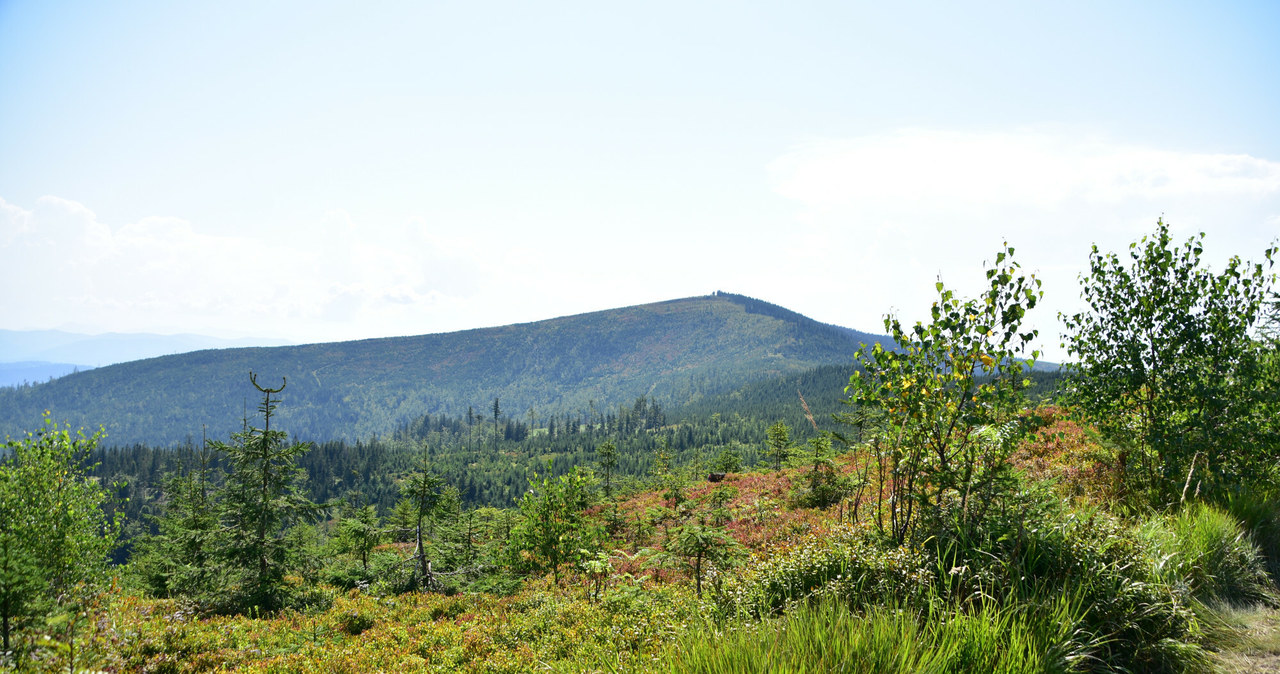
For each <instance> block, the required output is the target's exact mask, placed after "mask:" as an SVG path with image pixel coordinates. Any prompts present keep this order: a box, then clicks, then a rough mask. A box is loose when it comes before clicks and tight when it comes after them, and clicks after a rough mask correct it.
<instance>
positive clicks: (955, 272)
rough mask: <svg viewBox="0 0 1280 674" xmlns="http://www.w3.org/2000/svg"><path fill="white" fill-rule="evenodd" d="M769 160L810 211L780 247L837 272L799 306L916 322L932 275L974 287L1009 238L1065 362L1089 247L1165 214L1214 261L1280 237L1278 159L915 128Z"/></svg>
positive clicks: (802, 212)
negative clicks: (1036, 287) (1068, 327)
mask: <svg viewBox="0 0 1280 674" xmlns="http://www.w3.org/2000/svg"><path fill="white" fill-rule="evenodd" d="M769 168H770V175H771V177H772V181H773V183H772V184H773V187H774V190H775V192H776V193H777V194H779V195H781V196H783V197H785V198H787V199H789V200H791V201H792V202H793V203H794V204H796V205H797V206H799V210H798V212H796V214H795V216H794V217H795V227H794V229H793V232H792V235H791V236H790V237H789V239H790V241H791V242H792V243H791V245H790V246H789V247H788V248H786V249H785V252H784V253H783V254H784V255H787V256H789V257H794V258H797V259H807V260H808V261H809V263H810V264H812V265H819V268H821V266H823V265H825V269H826V271H827V274H828V275H829V276H830V278H832V279H839V281H838V282H836V283H833V288H830V289H825V288H824V289H823V290H821V291H819V292H817V293H814V294H813V298H812V305H811V306H809V307H803V306H802V307H793V308H797V309H799V310H802V311H804V310H809V311H811V312H812V314H814V315H816V316H818V317H821V318H823V319H824V320H829V321H832V322H839V323H842V324H845V325H851V326H854V327H859V328H863V329H866V328H873V327H877V326H879V324H880V319H881V317H882V316H883V314H884V313H885V312H886V311H888V310H889V309H890V307H893V308H895V309H896V310H897V312H898V313H900V314H901V315H902V316H903V317H904V318H907V319H909V320H917V319H920V318H923V317H924V314H925V313H926V312H927V309H928V306H929V304H930V302H931V301H932V292H933V282H934V277H935V275H940V276H941V277H942V279H943V281H944V282H946V283H947V284H948V285H949V286H951V287H957V288H959V289H960V290H962V291H966V290H967V291H968V292H975V291H976V290H977V286H978V284H980V282H981V278H982V277H981V275H980V274H979V269H980V264H981V262H982V261H983V260H989V259H991V257H992V256H993V255H994V254H995V252H996V250H997V249H998V247H999V246H1000V244H1001V242H1002V241H1008V242H1009V243H1011V244H1013V245H1014V246H1015V247H1016V248H1017V249H1018V251H1019V252H1018V258H1019V259H1020V261H1021V262H1022V263H1023V265H1024V267H1025V268H1027V269H1028V270H1029V271H1035V272H1037V273H1038V275H1039V277H1040V278H1041V279H1042V280H1043V281H1044V290H1045V302H1044V304H1043V305H1042V307H1041V308H1040V309H1038V310H1037V311H1036V312H1035V313H1034V314H1033V316H1032V318H1033V321H1032V322H1033V324H1035V325H1036V326H1037V327H1039V328H1040V330H1041V346H1042V347H1043V348H1044V350H1046V351H1047V352H1048V353H1049V354H1050V356H1051V357H1054V358H1061V357H1063V354H1062V353H1061V350H1060V349H1059V348H1058V341H1059V339H1058V338H1059V334H1060V333H1061V326H1060V325H1059V324H1058V322H1057V321H1056V314H1057V312H1059V311H1074V310H1076V309H1077V307H1078V299H1077V296H1078V293H1079V286H1078V283H1077V279H1076V276H1077V274H1079V273H1080V272H1082V271H1085V270H1086V260H1087V255H1088V251H1089V246H1090V245H1091V244H1093V243H1097V244H1098V245H1099V247H1100V248H1102V249H1104V250H1120V249H1121V248H1123V247H1124V246H1126V245H1127V244H1128V243H1129V242H1131V241H1134V240H1136V239H1137V238H1139V237H1141V236H1142V235H1143V234H1145V233H1147V232H1149V231H1151V229H1152V227H1153V225H1154V223H1155V221H1156V219H1157V218H1158V217H1161V216H1163V217H1164V218H1165V220H1166V221H1167V222H1169V223H1171V226H1172V228H1173V230H1174V232H1175V234H1176V235H1177V236H1178V237H1186V236H1190V235H1191V234H1193V233H1195V232H1197V231H1204V232H1206V233H1207V241H1206V243H1207V248H1206V254H1207V256H1208V258H1207V259H1208V261H1209V262H1211V263H1213V262H1218V263H1220V261H1221V260H1224V259H1225V258H1226V257H1228V256H1229V255H1232V254H1238V255H1241V256H1243V257H1246V258H1257V257H1259V256H1260V255H1261V252H1262V250H1263V248H1264V247H1265V245H1266V243H1267V242H1269V241H1270V240H1272V239H1273V238H1275V237H1277V236H1280V227H1277V223H1280V215H1278V214H1280V162H1277V161H1272V160H1269V159H1264V158H1259V157H1253V156H1249V155H1245V154H1222V153H1196V152H1182V151H1176V150H1168V149H1163V148H1150V147H1141V146H1137V145H1133V144H1127V143H1115V142H1109V141H1107V140H1105V139H1100V138H1098V137H1094V136H1087V135H1082V134H1073V133H1071V132H1062V131H1044V130H1018V131H1010V132H990V133H976V132H960V131H951V130H938V129H906V130H900V131H896V132H893V133H886V134H878V135H869V136H864V137H858V138H847V139H828V140H818V141H813V142H809V143H806V144H804V145H802V146H800V147H797V148H795V149H794V150H792V151H790V152H788V153H786V154H784V155H783V156H781V157H779V158H778V159H777V160H776V161H774V162H773V163H772V165H771V166H770V167H769ZM823 251H841V252H842V253H841V254H840V255H839V259H838V260H837V259H836V258H835V256H833V255H832V254H831V253H826V252H823ZM780 282H781V281H780ZM851 297H856V298H857V299H856V301H850V298H851ZM837 306H843V307H845V308H844V309H843V310H838V311H832V310H831V309H824V308H823V307H837Z"/></svg>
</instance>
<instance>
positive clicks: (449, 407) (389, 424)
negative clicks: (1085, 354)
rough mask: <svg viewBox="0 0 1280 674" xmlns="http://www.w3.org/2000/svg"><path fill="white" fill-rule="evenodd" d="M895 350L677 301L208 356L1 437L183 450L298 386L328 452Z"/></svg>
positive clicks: (60, 385) (713, 304)
mask: <svg viewBox="0 0 1280 674" xmlns="http://www.w3.org/2000/svg"><path fill="white" fill-rule="evenodd" d="M882 339H885V338H883V337H878V336H874V335H869V334H864V333H857V332H855V331H851V330H848V329H846V328H840V327H836V326H832V325H827V324H824V323H819V322H817V321H814V320H812V319H809V318H806V317H804V316H801V315H800V314H797V313H795V312H792V311H789V310H787V309H784V308H782V307H778V306H776V305H772V304H769V303H767V302H762V301H760V300H754V299H751V298H747V297H742V296H739V295H731V294H727V293H716V294H714V295H710V296H703V297H693V298H686V299H680V300H671V301H667V302H659V303H655V304H646V305H640V306H633V307H626V308H622V309H613V310H608V311H599V312H594V313H588V314H580V315H577V316H567V317H562V318H555V319H551V320H545V321H539V322H535V323H525V324H519V325H508V326H504V327H497V328H484V329H477V330H467V331H462V332H454V333H447V334H434V335H421V336H415V337H392V338H382V339H369V340H361V341H353V342H337V343H329V344H309V345H302V346H281V347H269V348H240V349H221V350H205V351H197V352H194V353H187V354H179V355H173V356H163V357H159V358H151V359H147V360H141V361H135V362H130V363H121V364H118V365H111V366H108V367H102V368H98V369H95V370H91V371H88V372H80V373H77V374H73V375H69V376H66V377H63V378H61V379H57V380H54V381H52V382H49V383H46V384H41V385H37V386H30V387H22V388H19V389H7V390H0V434H15V433H18V432H21V431H22V430H24V429H29V428H33V427H35V426H36V425H37V424H38V422H39V415H40V413H41V411H42V410H45V409H48V410H51V411H52V413H53V416H54V417H55V418H57V419H59V420H66V421H70V422H71V423H73V424H76V425H84V426H86V427H90V428H94V427H97V426H98V425H102V426H104V427H105V428H106V429H107V432H108V434H109V437H110V440H109V442H110V443H112V444H125V443H133V442H147V443H152V444H171V443H176V442H180V441H182V440H183V439H185V438H188V437H193V436H194V437H199V435H200V433H201V428H202V425H207V426H208V430H209V435H210V437H225V436H226V435H227V434H228V433H230V432H232V431H234V430H238V429H239V428H240V426H241V423H242V419H243V418H244V417H245V416H246V414H247V415H249V416H254V415H253V409H252V407H251V406H252V405H255V404H256V401H257V399H258V395H257V394H256V392H255V391H253V389H252V388H251V387H250V385H249V382H248V373H249V371H250V370H252V371H255V372H257V373H258V374H259V380H260V383H262V384H263V385H265V386H279V385H280V382H281V380H282V378H285V377H287V378H288V387H287V388H286V389H285V391H284V393H283V395H282V398H283V401H284V402H283V404H282V405H281V407H280V409H279V416H278V417H277V419H278V420H279V422H278V423H279V424H280V425H279V426H278V427H279V428H281V429H283V430H287V431H289V432H290V433H293V434H294V435H298V436H303V437H308V438H316V439H339V438H345V439H352V438H366V437H370V436H372V435H374V434H386V433H388V432H390V431H391V430H393V429H394V428H395V427H396V426H397V425H398V424H400V423H403V422H405V421H407V420H409V419H413V418H416V417H418V416H419V415H421V414H423V413H449V414H455V415H461V414H465V413H466V411H467V409H468V406H472V407H474V409H475V411H476V413H477V414H479V415H481V416H488V415H490V414H492V409H491V406H492V402H493V400H494V398H498V399H500V407H501V409H502V412H503V414H504V416H507V415H525V414H526V413H528V412H529V411H530V410H534V413H535V414H548V413H556V412H560V411H568V410H583V409H587V408H588V406H590V405H592V404H596V405H601V406H603V405H609V404H613V403H616V402H621V401H630V400H633V399H634V398H636V397H637V396H641V395H648V396H653V397H654V398H655V399H657V400H661V401H664V402H665V403H667V404H684V403H688V402H690V401H693V400H696V399H698V398H699V397H701V396H704V395H714V394H717V393H720V392H724V391H728V390H731V389H734V388H737V387H740V386H742V385H743V384H745V383H747V382H750V381H754V380H757V379H763V378H767V377H772V376H777V375H779V374H787V373H794V372H801V371H804V370H807V369H809V368H813V367H816V366H819V365H828V364H843V363H848V362H850V361H851V359H852V357H853V352H854V351H855V350H856V349H857V347H858V343H859V342H860V341H866V342H872V341H876V340H882Z"/></svg>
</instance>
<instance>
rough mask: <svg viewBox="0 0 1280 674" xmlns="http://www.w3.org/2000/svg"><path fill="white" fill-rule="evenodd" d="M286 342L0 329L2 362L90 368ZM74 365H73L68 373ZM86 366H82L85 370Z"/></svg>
mask: <svg viewBox="0 0 1280 674" xmlns="http://www.w3.org/2000/svg"><path fill="white" fill-rule="evenodd" d="M283 344H286V342H284V341H282V340H278V339H222V338H219V337H208V336H205V335H186V334H184V335H156V334H151V333H143V332H139V333H121V332H108V333H106V334H101V335H85V334H80V333H75V332H66V331H63V330H0V363H16V362H20V361H45V362H50V363H87V364H89V366H90V367H96V366H102V365H110V364H112V363H123V362H126V361H130V360H140V359H142V358H154V357H156V356H163V355H168V354H174V353H186V352H189V351H199V350H201V349H226V348H233V347H240V346H279V345H283ZM74 367H75V366H71V367H70V368H68V369H67V371H66V372H70V371H71V368H74ZM84 367H85V366H81V368H82V369H83V368H84ZM63 374H65V373H63ZM53 376H58V375H53ZM42 379H43V378H42ZM32 381H36V380H32ZM19 383H20V382H19Z"/></svg>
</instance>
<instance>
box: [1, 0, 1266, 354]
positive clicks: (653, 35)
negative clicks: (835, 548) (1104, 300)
mask: <svg viewBox="0 0 1280 674" xmlns="http://www.w3.org/2000/svg"><path fill="white" fill-rule="evenodd" d="M1276 35H1280V4H1278V3H1272V2H1256V3H1217V4H1210V3H1198V4H1191V3H1176V2H1160V3H1117V2H1106V3H1103V2H1097V3H1056V4H1053V5H1050V4H1049V3H1031V2H1009V3H994V2H991V3H986V2H984V3H970V4H968V6H960V4H959V3H952V2H936V3H920V2H917V3H854V2H838V3H837V2H832V3H817V2H815V3H798V2H789V3H772V4H759V3H744V2H734V3H688V2H680V3H626V4H622V3H600V2H590V3H579V4H568V3H523V2H511V3H493V2H466V3H451V4H448V5H446V4H443V3H426V2H420V3H391V2H378V3H322V2H307V3H284V2H265V3H264V2H252V3H248V2H246V3H232V2H219V3H205V4H196V3H160V2H113V3H90V2H83V3H58V2H0V200H3V201H2V202H0V245H3V246H4V254H3V258H4V259H5V263H6V267H7V269H6V274H5V277H6V278H5V282H4V284H3V288H2V289H0V306H2V307H3V312H2V313H0V327H3V328H11V329H24V328H59V327H61V328H74V329H81V330H89V331H107V330H114V331H152V332H196V333H204V334H214V335H219V336H236V335H245V334H250V335H259V336H268V337H282V338H286V339H291V340H294V341H298V342H303V341H323V340H330V339H348V338H358V337H374V336H382V335H393V334H416V333H423V332H438V331H445V330H455V329H464V328H470V327H478V326H483V325H496V324H504V323H510V322H517V321H528V320H537V319H540V318H549V317H552V316H556V315H562V314H568V313H577V312H582V311H589V310H594V309H602V308H608V307H613V306H620V305H626V304H634V303H639V302H646V301H655V300H661V299H669V298H674V297H683V296H689V295H697V294H705V293H709V292H711V291H713V290H717V289H721V290H727V291H732V292H740V293H744V294H749V295H753V296H756V297H759V298H761V299H765V300H768V301H771V302H775V303H778V304H781V305H783V306H786V307H788V308H792V309H795V310H797V311H800V312H802V313H805V314H807V315H810V316H812V317H814V318H817V319H819V320H823V321H828V322H832V323H838V324H842V325H846V326H849V327H854V328H858V329H863V330H875V331H878V330H879V329H880V319H881V316H882V315H883V314H884V313H885V312H886V311H890V310H894V311H898V312H900V313H901V314H902V315H904V317H907V318H916V317H919V316H921V315H923V314H924V313H925V312H926V310H927V307H928V303H929V301H930V300H931V294H932V292H933V283H934V280H935V277H936V276H937V275H938V274H939V273H940V274H941V275H942V277H943V280H944V281H946V282H948V283H949V284H950V285H954V286H958V287H960V288H961V289H964V288H966V287H973V286H974V285H975V284H977V283H978V281H979V272H978V269H979V267H980V265H981V263H982V261H983V260H984V259H985V258H989V257H990V256H991V255H993V254H994V252H995V251H996V249H997V248H998V247H999V245H1000V243H1001V241H1002V240H1004V239H1008V240H1009V241H1010V243H1012V244H1013V245H1015V246H1016V247H1017V248H1018V249H1019V253H1020V255H1019V256H1020V257H1021V258H1022V262H1023V263H1024V265H1025V266H1026V267H1028V268H1029V269H1031V270H1036V271H1039V272H1040V274H1041V275H1042V276H1043V277H1044V279H1045V282H1046V286H1045V292H1046V301H1047V302H1046V306H1045V308H1044V309H1043V310H1041V311H1040V312H1039V313H1040V316H1038V317H1036V323H1037V325H1039V327H1040V328H1041V330H1042V335H1043V336H1044V339H1043V340H1042V346H1043V347H1045V350H1046V351H1048V352H1049V355H1050V356H1051V357H1061V352H1060V351H1059V349H1058V331H1059V328H1058V325H1057V321H1056V320H1055V318H1054V317H1053V313H1054V312H1055V311H1057V310H1059V309H1063V310H1069V309H1071V308H1072V307H1073V306H1074V302H1075V299H1074V298H1075V297H1076V294H1077V287H1076V285H1075V275H1076V274H1077V273H1079V272H1080V271H1082V270H1083V269H1084V267H1085V264H1086V259H1087V254H1088V250H1089V245H1090V244H1091V243H1094V242H1097V243H1099V244H1100V245H1102V246H1103V247H1106V248H1112V249H1118V248H1120V247H1122V246H1124V245H1125V244H1126V243H1127V242H1128V241H1130V240H1133V239H1135V238H1137V237H1138V236H1140V235H1141V234H1142V233H1144V232H1146V231H1149V230H1150V228H1151V225H1152V224H1153V223H1154V221H1155V219H1156V218H1157V217H1158V216H1160V215H1161V214H1163V215H1164V217H1165V219H1166V220H1167V221H1169V222H1170V223H1172V225H1173V226H1174V227H1175V228H1176V230H1177V231H1178V232H1179V234H1180V235H1187V234H1190V233H1191V232H1192V231H1197V230H1205V231H1207V232H1208V252H1209V253H1210V254H1211V255H1214V256H1217V258H1218V259H1220V258H1221V257H1225V256H1226V255H1227V254H1232V253H1234V254H1241V255H1243V256H1245V257H1254V258H1256V257H1258V256H1259V255H1260V253H1261V250H1262V249H1263V248H1264V247H1265V245H1266V244H1267V243H1268V242H1270V241H1271V240H1272V239H1274V238H1275V237H1277V236H1280V125H1278V124H1277V123H1276V120H1278V119H1280V41H1277V40H1276V39H1275V37H1276ZM1033 316H1034V314H1033Z"/></svg>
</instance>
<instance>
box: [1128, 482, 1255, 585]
mask: <svg viewBox="0 0 1280 674" xmlns="http://www.w3.org/2000/svg"><path fill="white" fill-rule="evenodd" d="M1140 531H1141V536H1142V537H1143V539H1144V540H1145V541H1146V543H1147V544H1148V545H1149V546H1150V548H1151V550H1152V552H1153V555H1154V556H1155V557H1156V558H1157V560H1158V562H1157V571H1158V573H1159V574H1160V575H1161V576H1162V578H1163V579H1164V580H1165V581H1166V582H1168V583H1170V584H1171V585H1173V586H1175V587H1178V588H1180V589H1184V590H1185V591H1186V592H1188V593H1190V595H1191V596H1193V597H1195V598H1196V599H1197V600H1199V601H1201V602H1205V603H1220V602H1226V603H1229V604H1248V603H1259V602H1261V603H1268V604H1274V603H1276V591H1275V586H1274V585H1273V584H1272V582H1271V578H1270V576H1268V574H1267V570H1266V566H1265V563H1264V561H1263V559H1262V555H1261V554H1260V552H1259V551H1258V546H1256V545H1254V543H1253V539H1252V538H1251V537H1250V536H1249V533H1248V532H1247V531H1245V529H1244V527H1242V526H1241V525H1240V522H1238V521H1237V520H1236V518H1235V517H1232V516H1231V514H1229V513H1227V512H1225V511H1223V510H1221V509H1219V508H1216V507H1214V506H1210V505H1200V504H1197V505H1194V506H1191V507H1189V508H1186V509H1184V510H1182V511H1181V512H1180V513H1178V514H1177V515H1173V516H1159V517H1153V518H1151V519H1150V520H1148V521H1147V522H1145V523H1143V525H1142V527H1141V529H1140Z"/></svg>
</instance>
